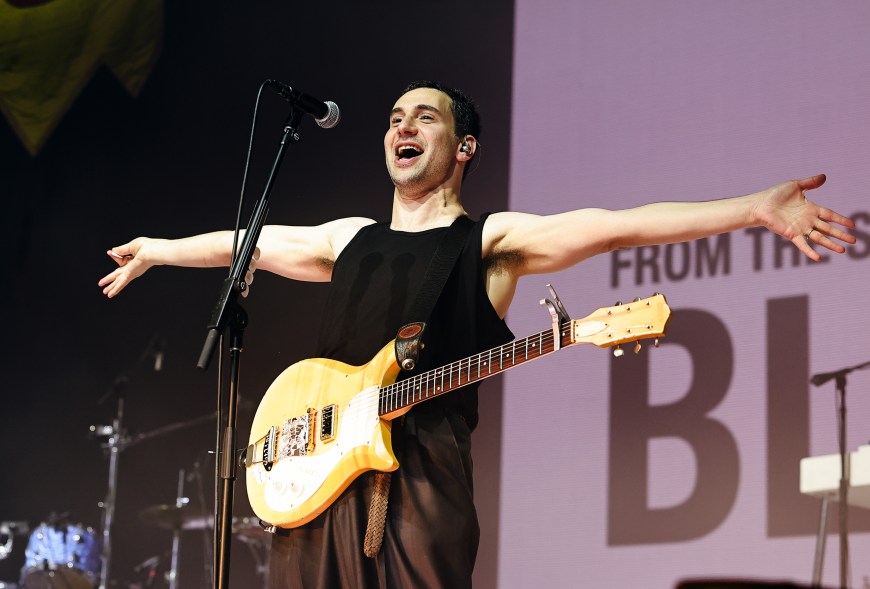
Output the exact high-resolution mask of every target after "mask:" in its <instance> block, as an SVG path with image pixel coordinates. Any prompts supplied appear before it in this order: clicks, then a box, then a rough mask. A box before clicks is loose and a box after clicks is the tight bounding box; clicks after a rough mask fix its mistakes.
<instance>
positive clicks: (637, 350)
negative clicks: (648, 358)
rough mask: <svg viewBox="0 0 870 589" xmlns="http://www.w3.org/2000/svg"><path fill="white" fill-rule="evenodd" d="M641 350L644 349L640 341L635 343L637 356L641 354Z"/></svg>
mask: <svg viewBox="0 0 870 589" xmlns="http://www.w3.org/2000/svg"><path fill="white" fill-rule="evenodd" d="M641 348H643V346H641V345H640V342H639V341H636V342H634V353H635V354H639V353H640V350H641Z"/></svg>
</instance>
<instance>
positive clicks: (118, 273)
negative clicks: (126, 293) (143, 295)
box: [97, 268, 130, 299]
mask: <svg viewBox="0 0 870 589" xmlns="http://www.w3.org/2000/svg"><path fill="white" fill-rule="evenodd" d="M129 281H130V280H129V278H128V277H127V274H126V273H125V272H124V269H123V268H116V269H115V270H114V271H113V272H111V273H110V274H107V275H106V276H104V277H103V278H102V279H101V280H100V281H99V282H98V283H97V286H102V287H104V288H103V294H104V295H106V296H107V297H109V298H110V299H111V298H112V297H114V296H115V295H117V294H118V293H119V292H121V291H122V290H123V289H124V287H125V286H126V285H127V283H128V282H129Z"/></svg>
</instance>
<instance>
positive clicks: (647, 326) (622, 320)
mask: <svg viewBox="0 0 870 589" xmlns="http://www.w3.org/2000/svg"><path fill="white" fill-rule="evenodd" d="M670 316H671V309H670V307H668V302H667V301H666V300H665V296H664V295H662V294H655V295H653V296H651V297H649V298H646V299H635V300H633V301H632V302H630V303H626V304H617V305H614V306H613V307H602V308H601V309H598V310H596V311H594V312H593V313H591V314H589V315H587V316H586V317H584V318H583V319H575V320H572V321H571V334H570V337H571V342H572V343H575V344H577V343H588V344H595V345H596V346H598V347H600V348H609V347H611V346H618V345H620V344H624V343H627V342H633V341H637V340H641V339H649V338H659V337H661V336H663V335H664V334H665V327H666V326H667V323H668V319H670ZM617 352H619V353H617ZM621 352H622V349H621V348H617V350H615V351H614V354H615V355H617V356H621V355H622V353H621Z"/></svg>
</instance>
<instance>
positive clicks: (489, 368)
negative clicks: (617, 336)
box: [378, 322, 575, 416]
mask: <svg viewBox="0 0 870 589" xmlns="http://www.w3.org/2000/svg"><path fill="white" fill-rule="evenodd" d="M560 331H561V342H560V347H567V346H570V345H571V344H573V343H575V342H573V341H572V340H571V322H566V323H563V324H562V325H561V327H560ZM553 342H554V339H553V330H552V329H547V330H544V331H542V332H540V333H536V334H532V335H530V336H528V337H525V338H522V339H518V340H514V341H512V342H508V343H506V344H503V345H501V346H497V347H495V348H492V349H490V350H486V351H484V352H480V353H479V354H474V355H473V356H469V357H467V358H463V359H462V360H457V361H456V362H453V363H451V364H447V365H446V366H442V367H441V368H436V369H434V370H429V371H428V372H423V373H421V374H418V375H415V376H412V377H410V378H407V379H405V380H401V381H398V382H396V383H393V384H391V385H388V386H385V387H382V388H381V390H380V399H379V402H378V414H379V415H380V416H384V415H388V414H390V413H394V412H397V411H400V410H402V409H404V408H406V407H410V406H411V405H416V404H417V403H422V402H423V401H428V400H429V399H434V398H435V397H437V396H439V395H443V394H444V393H449V392H450V391H453V390H456V389H458V388H460V387H464V386H466V385H469V384H472V383H475V382H478V381H481V380H483V379H485V378H489V377H490V376H495V375H496V374H500V373H502V372H504V371H505V370H508V369H509V368H513V367H514V366H520V365H521V364H525V363H526V362H529V361H530V360H534V359H536V358H540V357H541V356H546V355H547V354H550V353H552V352H554V351H555V350H557V349H559V348H557V347H555V346H554V345H553Z"/></svg>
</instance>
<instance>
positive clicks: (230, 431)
mask: <svg viewBox="0 0 870 589" xmlns="http://www.w3.org/2000/svg"><path fill="white" fill-rule="evenodd" d="M304 114H305V111H303V110H301V109H299V108H297V107H296V106H295V105H293V106H291V110H290V115H289V116H288V117H287V121H286V122H285V123H284V135H283V137H282V138H281V142H280V145H279V146H278V154H277V155H276V157H275V162H274V164H273V165H272V170H271V171H270V172H269V178H268V180H267V182H266V187H265V189H264V191H263V195H262V196H261V197H260V199H259V200H258V201H257V205H256V206H255V207H254V212H253V213H252V215H251V220H250V221H249V223H248V227H247V229H246V230H245V237H244V239H243V240H242V245H241V247H240V248H239V252H238V255H237V256H236V258H235V259H234V260H233V261H232V263H231V266H230V274H229V276H228V277H227V279H226V280H225V281H224V284H223V288H222V289H221V292H220V296H219V297H218V301H217V304H216V305H215V307H214V310H213V311H212V316H211V321H210V322H209V325H208V330H209V331H208V335H207V336H206V340H205V343H204V344H203V348H202V352H201V353H200V356H199V361H198V362H197V367H198V368H200V369H202V370H205V369H207V368H208V365H209V362H210V360H211V357H212V355H213V354H214V349H215V347H216V345H217V343H218V341H219V340H221V339H222V335H223V332H224V330H225V329H226V328H227V327H229V334H230V337H229V340H230V345H229V348H230V381H229V387H228V395H227V411H226V420H225V422H224V423H223V424H221V420H220V418H219V419H218V430H217V434H216V435H217V439H218V445H219V447H218V448H217V456H218V460H217V473H216V481H215V484H216V487H219V488H220V492H219V493H218V494H217V497H216V504H215V526H214V530H215V536H214V542H215V550H214V571H215V574H214V586H215V588H216V589H225V588H226V587H228V586H229V585H228V584H229V572H230V540H231V535H232V515H233V485H234V483H235V478H236V477H235V466H236V450H235V449H236V447H237V443H236V437H237V436H236V433H237V432H236V413H237V408H238V385H239V372H240V365H241V352H242V340H243V338H244V330H245V327H246V326H247V323H248V315H247V313H246V312H245V310H244V309H243V308H242V307H241V305H239V301H238V298H239V294H240V293H242V292H243V291H244V290H245V289H247V287H248V285H247V284H245V274H246V272H247V270H248V265H249V264H250V263H251V258H252V257H253V255H254V249H255V248H256V245H257V240H258V239H259V237H260V232H261V231H262V229H263V225H264V224H265V222H266V215H267V214H268V212H269V195H270V193H271V192H272V186H273V184H274V182H275V178H276V176H277V173H278V169H279V168H280V166H281V161H282V160H283V159H284V154H285V152H286V150H287V147H288V146H289V145H290V144H292V143H297V142H298V141H299V134H298V133H297V128H298V127H299V124H300V123H301V122H302V116H303V115H304ZM222 355H223V349H222V346H221V347H220V353H219V360H218V364H219V368H218V372H219V375H218V408H219V410H220V408H221V407H222V406H223V404H222V392H223V386H222V380H221V374H222V372H223V371H222V370H221V368H222V365H223V362H222Z"/></svg>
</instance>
